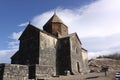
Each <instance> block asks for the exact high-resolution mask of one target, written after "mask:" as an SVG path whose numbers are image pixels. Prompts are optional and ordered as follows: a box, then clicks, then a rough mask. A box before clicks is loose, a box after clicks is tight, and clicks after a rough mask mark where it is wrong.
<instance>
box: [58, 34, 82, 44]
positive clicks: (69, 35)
mask: <svg viewBox="0 0 120 80" xmlns="http://www.w3.org/2000/svg"><path fill="white" fill-rule="evenodd" d="M71 36H76V37H77V39H78V41H79V42H80V44H81V45H82V43H81V41H80V39H79V37H78V35H77V33H72V34H68V35H66V36H63V37H60V38H66V37H71Z"/></svg>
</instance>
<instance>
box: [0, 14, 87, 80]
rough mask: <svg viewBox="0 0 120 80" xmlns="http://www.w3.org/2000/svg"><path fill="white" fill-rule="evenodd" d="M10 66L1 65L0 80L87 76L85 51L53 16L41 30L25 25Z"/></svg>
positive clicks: (73, 35)
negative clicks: (85, 74)
mask: <svg viewBox="0 0 120 80" xmlns="http://www.w3.org/2000/svg"><path fill="white" fill-rule="evenodd" d="M19 41H20V44H19V50H18V51H17V52H16V53H15V54H14V55H13V56H12V57H11V64H0V80H34V79H35V80H37V79H44V78H49V77H54V76H61V75H66V76H67V75H68V74H69V75H76V74H84V73H87V72H88V57H87V50H86V49H84V48H83V47H82V43H81V41H80V39H79V37H78V35H77V33H72V34H69V33H68V27H67V26H66V25H65V24H64V23H63V22H62V20H61V19H60V18H59V17H58V16H57V15H56V14H54V15H53V16H52V17H51V18H50V19H49V20H48V22H47V23H46V24H45V25H44V26H43V30H41V29H39V28H37V27H35V26H34V25H32V24H28V25H27V27H26V29H25V30H24V32H23V33H22V34H21V36H20V38H19Z"/></svg>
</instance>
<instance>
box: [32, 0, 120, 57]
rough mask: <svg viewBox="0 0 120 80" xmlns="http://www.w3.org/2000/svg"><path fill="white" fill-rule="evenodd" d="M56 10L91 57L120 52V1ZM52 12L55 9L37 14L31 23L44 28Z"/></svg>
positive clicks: (107, 0) (102, 1)
mask: <svg viewBox="0 0 120 80" xmlns="http://www.w3.org/2000/svg"><path fill="white" fill-rule="evenodd" d="M56 11H57V15H58V16H59V17H60V18H61V19H62V21H63V22H64V23H65V24H66V25H67V26H68V27H69V31H70V33H72V32H77V34H78V35H79V37H80V39H81V40H82V42H83V46H84V47H85V48H86V49H87V50H88V51H89V54H90V55H94V56H96V54H99V55H103V54H110V53H112V52H115V51H120V49H119V47H120V42H119V41H120V38H118V36H119V35H120V22H119V21H120V15H119V14H120V0H97V1H95V2H93V3H91V4H89V5H85V6H83V7H78V8H74V9H63V8H56ZM53 13H54V10H51V11H47V12H45V13H43V14H40V15H37V16H35V17H34V18H33V19H32V20H31V23H32V24H33V25H35V26H36V27H39V28H41V29H42V26H43V25H44V24H45V23H46V22H47V21H48V19H49V18H50V17H51V16H52V15H53ZM97 56H98V55H97Z"/></svg>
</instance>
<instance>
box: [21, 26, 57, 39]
mask: <svg viewBox="0 0 120 80" xmlns="http://www.w3.org/2000/svg"><path fill="white" fill-rule="evenodd" d="M29 28H33V29H34V30H36V31H39V32H40V31H41V32H43V33H45V34H47V35H49V36H52V37H54V38H56V37H55V36H54V35H52V34H50V33H48V32H46V31H43V30H41V29H39V28H37V27H35V26H33V25H31V24H28V25H27V27H26V28H25V30H24V31H23V33H22V34H21V36H20V37H19V40H20V38H21V37H22V36H23V35H24V33H25V32H26V30H28V29H29Z"/></svg>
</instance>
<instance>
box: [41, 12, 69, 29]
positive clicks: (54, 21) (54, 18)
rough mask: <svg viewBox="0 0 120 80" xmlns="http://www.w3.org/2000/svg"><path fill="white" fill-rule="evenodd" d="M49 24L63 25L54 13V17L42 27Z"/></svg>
mask: <svg viewBox="0 0 120 80" xmlns="http://www.w3.org/2000/svg"><path fill="white" fill-rule="evenodd" d="M51 23H61V24H63V25H65V24H64V23H63V21H62V20H61V19H60V18H59V17H58V16H57V15H56V13H54V15H53V16H52V17H51V18H50V19H49V20H48V21H47V23H46V24H45V25H44V26H43V27H45V26H47V25H50V24H51ZM65 26H66V25H65ZM66 27H67V26H66Z"/></svg>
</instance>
